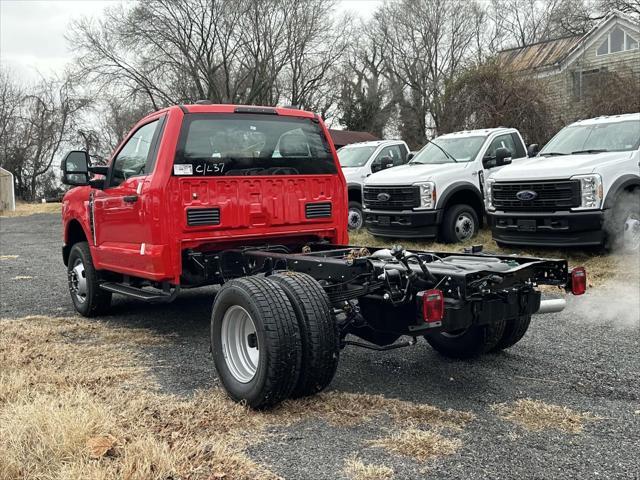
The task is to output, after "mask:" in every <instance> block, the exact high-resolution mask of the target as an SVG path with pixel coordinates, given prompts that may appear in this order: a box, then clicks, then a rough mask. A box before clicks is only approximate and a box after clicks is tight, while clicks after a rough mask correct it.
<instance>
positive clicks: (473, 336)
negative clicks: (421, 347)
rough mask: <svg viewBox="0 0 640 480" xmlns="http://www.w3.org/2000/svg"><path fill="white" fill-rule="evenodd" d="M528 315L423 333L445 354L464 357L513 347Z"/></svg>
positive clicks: (529, 316) (523, 328)
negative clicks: (452, 330) (486, 323)
mask: <svg viewBox="0 0 640 480" xmlns="http://www.w3.org/2000/svg"><path fill="white" fill-rule="evenodd" d="M530 323H531V315H521V316H518V317H516V318H511V319H509V320H502V321H498V322H492V323H490V324H488V325H472V326H470V327H468V328H465V329H463V330H459V331H457V332H449V333H446V332H434V333H428V334H427V335H425V338H426V340H427V342H429V344H430V345H431V346H432V347H433V348H434V349H435V350H436V351H437V352H439V353H440V354H442V355H444V356H445V357H450V358H459V359H467V358H473V357H477V356H479V355H482V354H483V353H489V352H499V351H501V350H504V349H505V348H509V347H512V346H513V345H515V344H516V343H518V342H519V341H520V340H522V337H524V335H525V333H527V330H528V329H529V324H530Z"/></svg>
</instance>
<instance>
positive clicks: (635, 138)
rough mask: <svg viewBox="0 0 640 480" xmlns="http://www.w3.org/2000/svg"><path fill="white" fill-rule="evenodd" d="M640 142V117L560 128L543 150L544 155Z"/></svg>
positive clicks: (612, 149)
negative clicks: (625, 120) (624, 120)
mask: <svg viewBox="0 0 640 480" xmlns="http://www.w3.org/2000/svg"><path fill="white" fill-rule="evenodd" d="M639 144H640V121H638V120H631V121H627V122H612V123H599V124H595V125H576V126H573V127H566V128H563V129H562V130H560V132H558V134H557V135H556V136H555V137H553V138H552V139H551V140H550V141H549V143H547V144H546V145H545V147H544V148H543V149H542V150H541V151H540V155H541V156H544V155H569V154H571V153H598V152H620V151H625V150H635V149H636V148H638V145H639Z"/></svg>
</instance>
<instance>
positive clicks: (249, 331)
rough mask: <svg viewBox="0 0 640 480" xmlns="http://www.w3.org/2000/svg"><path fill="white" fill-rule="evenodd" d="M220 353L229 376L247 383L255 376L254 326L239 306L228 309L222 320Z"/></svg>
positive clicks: (255, 349) (257, 360)
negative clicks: (229, 373)
mask: <svg viewBox="0 0 640 480" xmlns="http://www.w3.org/2000/svg"><path fill="white" fill-rule="evenodd" d="M221 335H222V338H221V340H222V352H223V355H224V359H225V361H226V363H227V367H228V368H229V371H230V372H231V375H233V377H234V378H235V379H236V380H237V381H238V382H240V383H248V382H250V381H251V379H252V378H253V377H254V376H255V375H256V371H257V370H258V363H259V361H260V352H259V345H258V336H257V334H256V326H255V325H254V323H253V320H252V319H251V315H249V313H248V312H247V311H246V310H245V309H244V308H242V307H241V306H239V305H234V306H232V307H230V308H229V309H228V310H227V311H226V312H225V314H224V317H223V318H222V332H221Z"/></svg>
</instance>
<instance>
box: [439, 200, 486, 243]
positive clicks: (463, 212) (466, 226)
mask: <svg viewBox="0 0 640 480" xmlns="http://www.w3.org/2000/svg"><path fill="white" fill-rule="evenodd" d="M479 228H480V222H479V221H478V215H477V214H476V211H475V210H474V209H473V208H472V207H470V206H469V205H465V204H459V205H452V206H450V207H449V208H448V209H447V211H446V213H445V214H444V219H443V220H442V226H441V227H440V236H441V237H442V240H443V241H444V242H445V243H459V242H466V241H468V240H471V238H473V237H474V236H475V234H476V233H478V230H479Z"/></svg>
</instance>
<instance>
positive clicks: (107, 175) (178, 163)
mask: <svg viewBox="0 0 640 480" xmlns="http://www.w3.org/2000/svg"><path fill="white" fill-rule="evenodd" d="M62 171H63V181H64V182H65V183H66V184H68V185H73V186H76V188H73V189H71V190H70V191H69V192H68V193H67V194H66V195H65V197H64V202H63V207H62V216H63V228H64V245H63V249H62V256H63V260H64V263H65V265H66V266H67V272H68V283H69V291H70V293H71V299H72V301H73V304H74V306H75V308H76V310H77V311H78V312H79V313H81V314H82V315H85V316H93V315H98V314H101V313H105V312H106V311H107V310H108V308H109V306H110V303H111V297H112V294H114V293H115V294H119V295H125V296H128V297H131V298H135V299H138V300H140V301H146V302H170V301H171V300H173V299H174V298H175V297H176V295H178V294H179V292H180V290H181V289H183V288H194V287H200V286H205V285H221V287H220V288H219V290H218V291H217V293H216V295H215V300H214V304H213V311H212V315H211V346H212V352H213V359H214V364H215V367H216V370H217V371H218V375H219V377H220V380H221V382H222V384H223V386H224V388H225V389H226V390H227V392H228V393H229V395H230V396H231V397H232V398H233V399H235V400H238V401H245V402H247V404H249V405H250V406H252V407H255V408H263V407H269V406H272V405H275V404H276V403H278V402H280V401H282V400H283V399H285V398H288V397H301V396H305V395H311V394H314V393H316V392H318V391H320V390H322V389H323V388H325V387H326V386H327V385H328V384H329V383H330V382H331V380H332V378H333V375H334V373H335V371H336V368H337V364H338V357H339V352H340V350H341V349H342V348H344V347H345V346H346V345H355V346H360V347H364V348H370V349H374V350H389V349H392V348H399V347H405V346H409V345H414V344H415V343H416V338H417V337H418V336H424V337H425V338H426V339H427V341H428V342H429V343H430V344H431V345H432V346H433V347H434V348H435V349H436V350H437V351H439V352H440V353H442V354H443V355H446V356H450V357H456V358H470V357H474V356H477V355H480V354H483V353H486V352H491V351H498V350H501V349H504V348H508V347H510V346H512V345H514V344H515V343H516V342H518V341H519V340H520V339H521V338H522V337H523V335H524V334H525V332H526V330H527V328H528V326H529V322H530V319H531V316H532V314H534V313H544V312H551V311H559V310H561V309H562V308H564V301H563V300H541V296H540V292H539V291H538V290H537V286H538V285H540V284H551V285H557V286H560V287H563V288H566V289H568V290H570V291H572V292H573V293H574V294H581V293H584V290H585V285H586V276H585V271H584V269H583V268H575V269H573V270H571V271H569V269H568V266H567V263H566V261H564V260H545V259H538V258H524V257H514V256H508V257H503V256H499V255H491V254H485V253H483V252H482V249H481V247H480V246H478V247H474V248H473V249H471V251H468V252H466V253H460V254H452V253H447V252H423V251H407V250H405V249H404V248H402V247H400V246H394V247H393V248H391V249H386V248H372V247H362V246H357V247H354V246H349V245H348V233H347V212H348V208H347V202H348V195H347V188H346V184H345V179H344V177H343V175H342V172H341V169H340V167H339V164H338V160H337V155H336V151H335V148H334V146H333V143H332V142H331V138H330V136H329V134H328V131H327V128H326V127H325V125H324V122H323V121H322V119H321V118H320V117H319V116H318V115H316V114H313V113H310V112H304V111H300V110H296V109H288V108H271V107H254V106H234V105H211V104H208V103H204V102H203V103H199V104H195V105H181V106H173V107H170V108H166V109H164V110H160V111H157V112H154V113H152V114H150V115H149V116H147V117H145V118H144V119H142V120H141V121H140V122H139V123H138V124H137V125H136V126H135V127H134V128H133V130H132V131H131V133H130V134H129V135H128V136H127V137H126V138H125V139H124V141H123V142H122V143H121V145H120V146H119V147H118V148H117V149H116V151H115V152H114V154H113V156H112V158H111V159H110V161H109V163H108V166H92V165H91V163H90V160H89V156H88V154H87V153H86V152H83V151H72V152H70V153H69V154H68V155H67V156H66V157H65V159H64V160H63V162H62ZM348 335H353V336H357V337H360V340H354V339H352V337H348ZM400 337H408V340H405V341H402V340H400V341H398V340H399V339H400ZM362 340H364V341H362Z"/></svg>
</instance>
